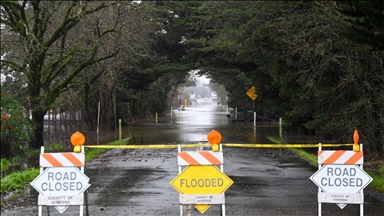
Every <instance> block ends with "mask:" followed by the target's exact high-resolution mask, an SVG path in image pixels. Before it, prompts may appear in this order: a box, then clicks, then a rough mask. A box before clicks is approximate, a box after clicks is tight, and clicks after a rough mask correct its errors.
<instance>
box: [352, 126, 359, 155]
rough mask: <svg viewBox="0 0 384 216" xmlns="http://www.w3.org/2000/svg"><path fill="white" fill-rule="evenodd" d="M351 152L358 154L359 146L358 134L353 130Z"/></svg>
mask: <svg viewBox="0 0 384 216" xmlns="http://www.w3.org/2000/svg"><path fill="white" fill-rule="evenodd" d="M353 142H354V143H353V151H354V152H359V151H360V145H359V132H358V131H357V130H355V132H354V133H353Z"/></svg>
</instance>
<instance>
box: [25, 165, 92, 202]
mask: <svg viewBox="0 0 384 216" xmlns="http://www.w3.org/2000/svg"><path fill="white" fill-rule="evenodd" d="M88 182H89V178H88V177H87V176H86V175H85V174H84V173H82V172H81V171H80V170H79V169H78V168H77V167H49V168H47V169H45V170H44V172H43V173H41V174H40V175H39V176H37V177H36V178H35V179H34V180H33V181H32V182H31V183H30V184H31V185H32V187H33V188H35V189H36V190H37V191H38V192H39V193H40V194H41V195H55V197H60V196H71V195H79V194H81V193H83V192H84V191H85V190H86V189H87V188H88V187H89V186H91V185H90V184H89V183H88Z"/></svg>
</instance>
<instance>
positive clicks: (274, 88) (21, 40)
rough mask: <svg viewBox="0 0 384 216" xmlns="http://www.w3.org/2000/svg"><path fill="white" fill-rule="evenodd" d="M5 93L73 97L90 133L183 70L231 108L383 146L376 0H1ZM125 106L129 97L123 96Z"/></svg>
mask: <svg viewBox="0 0 384 216" xmlns="http://www.w3.org/2000/svg"><path fill="white" fill-rule="evenodd" d="M0 5H1V8H0V14H1V74H2V76H6V75H11V76H8V77H7V78H6V82H2V93H3V94H6V95H9V96H12V98H14V99H16V100H17V101H19V102H20V103H21V104H22V105H23V106H25V107H28V108H30V109H31V110H32V122H33V125H34V127H35V130H34V134H35V135H34V136H33V138H34V139H32V141H31V143H30V147H32V148H39V147H40V145H41V144H42V143H43V137H42V130H43V127H42V125H43V117H44V115H45V114H46V112H47V110H48V109H50V108H52V107H55V106H61V105H76V106H78V107H81V109H82V110H83V112H84V113H85V117H86V119H87V120H86V121H87V123H88V127H89V130H93V129H94V128H93V127H94V126H93V125H95V120H94V119H95V118H94V117H93V116H95V110H96V109H97V108H95V107H97V103H98V102H101V104H102V109H103V110H104V113H107V114H106V115H105V117H104V118H103V119H104V121H105V124H106V125H108V127H109V128H113V126H114V125H115V124H116V116H118V118H126V119H127V118H128V116H125V114H123V113H125V112H123V111H122V110H124V109H127V106H129V107H130V109H131V111H132V112H131V113H132V115H135V116H141V117H144V116H145V115H147V114H148V113H153V112H161V111H164V110H168V108H169V106H171V102H170V101H171V98H172V97H173V96H174V95H175V94H176V90H177V88H178V87H179V86H180V85H183V84H184V83H186V82H187V81H188V74H189V72H190V71H191V70H199V73H200V74H204V75H206V76H207V77H209V78H210V79H211V80H212V82H215V83H219V84H221V85H223V86H224V88H225V89H226V91H227V92H228V93H229V95H228V96H229V106H232V107H235V106H237V107H241V106H244V107H245V108H246V109H252V103H253V102H252V100H250V99H249V97H248V96H247V95H246V94H245V93H246V92H247V91H248V89H249V88H250V87H251V86H256V89H257V95H258V97H257V99H256V101H255V111H256V112H258V113H260V114H261V115H263V116H266V117H268V118H272V119H277V118H279V117H282V118H283V119H285V120H286V121H287V122H289V129H291V130H295V131H300V132H302V133H307V134H316V135H320V136H323V137H325V138H327V139H334V140H336V141H337V142H351V141H352V133H353V131H354V129H358V130H359V132H360V138H361V142H362V143H364V144H365V151H368V152H370V153H372V154H378V155H383V154H384V150H383V148H384V65H383V59H384V43H383V41H384V13H383V12H384V5H383V4H382V3H381V2H380V1H359V0H353V1H141V2H137V1H134V2H131V1H11V0H6V1H1V3H0ZM127 104H129V105H127Z"/></svg>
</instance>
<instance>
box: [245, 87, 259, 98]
mask: <svg viewBox="0 0 384 216" xmlns="http://www.w3.org/2000/svg"><path fill="white" fill-rule="evenodd" d="M247 95H248V96H249V97H250V98H251V99H252V100H255V99H256V98H257V94H256V87H255V86H252V87H251V88H250V89H249V90H248V91H247Z"/></svg>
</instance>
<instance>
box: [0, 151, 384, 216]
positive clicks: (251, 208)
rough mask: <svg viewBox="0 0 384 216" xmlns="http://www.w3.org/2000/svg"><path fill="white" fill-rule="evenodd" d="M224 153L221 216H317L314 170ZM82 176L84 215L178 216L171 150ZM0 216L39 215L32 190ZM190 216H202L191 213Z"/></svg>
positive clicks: (372, 206) (140, 154)
mask: <svg viewBox="0 0 384 216" xmlns="http://www.w3.org/2000/svg"><path fill="white" fill-rule="evenodd" d="M223 151H224V172H225V173H226V174H227V175H228V176H229V177H230V178H231V179H232V180H233V181H234V184H233V185H232V186H231V187H230V188H229V189H228V190H227V191H226V193H225V201H226V205H225V213H226V215H239V216H240V215H318V210H317V186H316V185H315V184H314V183H313V182H312V181H311V180H310V179H309V177H310V176H311V175H312V174H313V173H315V172H316V170H317V168H316V167H314V166H313V165H310V164H309V163H307V162H306V161H303V160H302V159H300V158H298V157H297V156H295V155H294V154H292V153H289V152H288V151H287V150H283V149H274V150H271V149H245V148H231V147H224V149H223ZM85 174H86V175H87V176H88V177H89V178H90V184H91V187H90V188H89V189H88V193H87V197H88V207H86V206H85V207H84V215H94V216H98V215H100V216H102V215H149V216H152V215H153V216H155V215H169V216H172V215H180V206H179V204H178V192H177V191H176V190H175V189H174V188H173V187H172V185H171V184H170V182H171V181H172V179H173V178H175V177H176V176H177V175H178V166H177V150H176V149H135V150H132V149H130V150H122V149H113V150H110V151H108V152H106V153H104V154H102V155H101V156H100V157H99V158H97V159H94V160H93V161H92V162H89V163H88V164H86V167H85ZM365 191H367V190H365ZM17 203H19V204H17ZM220 209H221V207H220V205H212V206H211V207H210V208H209V209H208V210H207V211H206V212H205V213H204V215H220V213H221V210H220ZM383 209H384V201H383V200H381V201H380V200H378V199H376V198H375V197H374V196H371V195H370V194H369V193H367V192H365V204H364V215H377V216H379V215H383ZM359 211H360V210H359V205H352V204H349V205H347V206H346V207H345V208H344V209H340V208H339V207H338V206H337V205H336V204H322V215H348V216H351V215H352V216H353V215H359ZM48 213H49V214H48ZM1 215H23V216H24V215H38V207H37V193H36V192H35V191H34V189H32V190H31V191H30V193H29V194H26V195H24V196H23V198H20V199H19V200H17V201H14V202H13V203H12V202H11V203H9V204H8V205H7V206H6V207H5V208H3V209H2V211H1ZM43 215H79V206H70V207H69V208H68V209H67V210H66V211H65V212H64V213H63V214H60V213H59V212H58V211H57V210H56V209H55V208H54V207H50V208H49V210H47V208H45V207H44V208H43ZM185 215H187V214H185ZM190 215H201V213H200V212H198V211H197V210H196V209H194V208H193V207H192V210H191V213H190Z"/></svg>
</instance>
